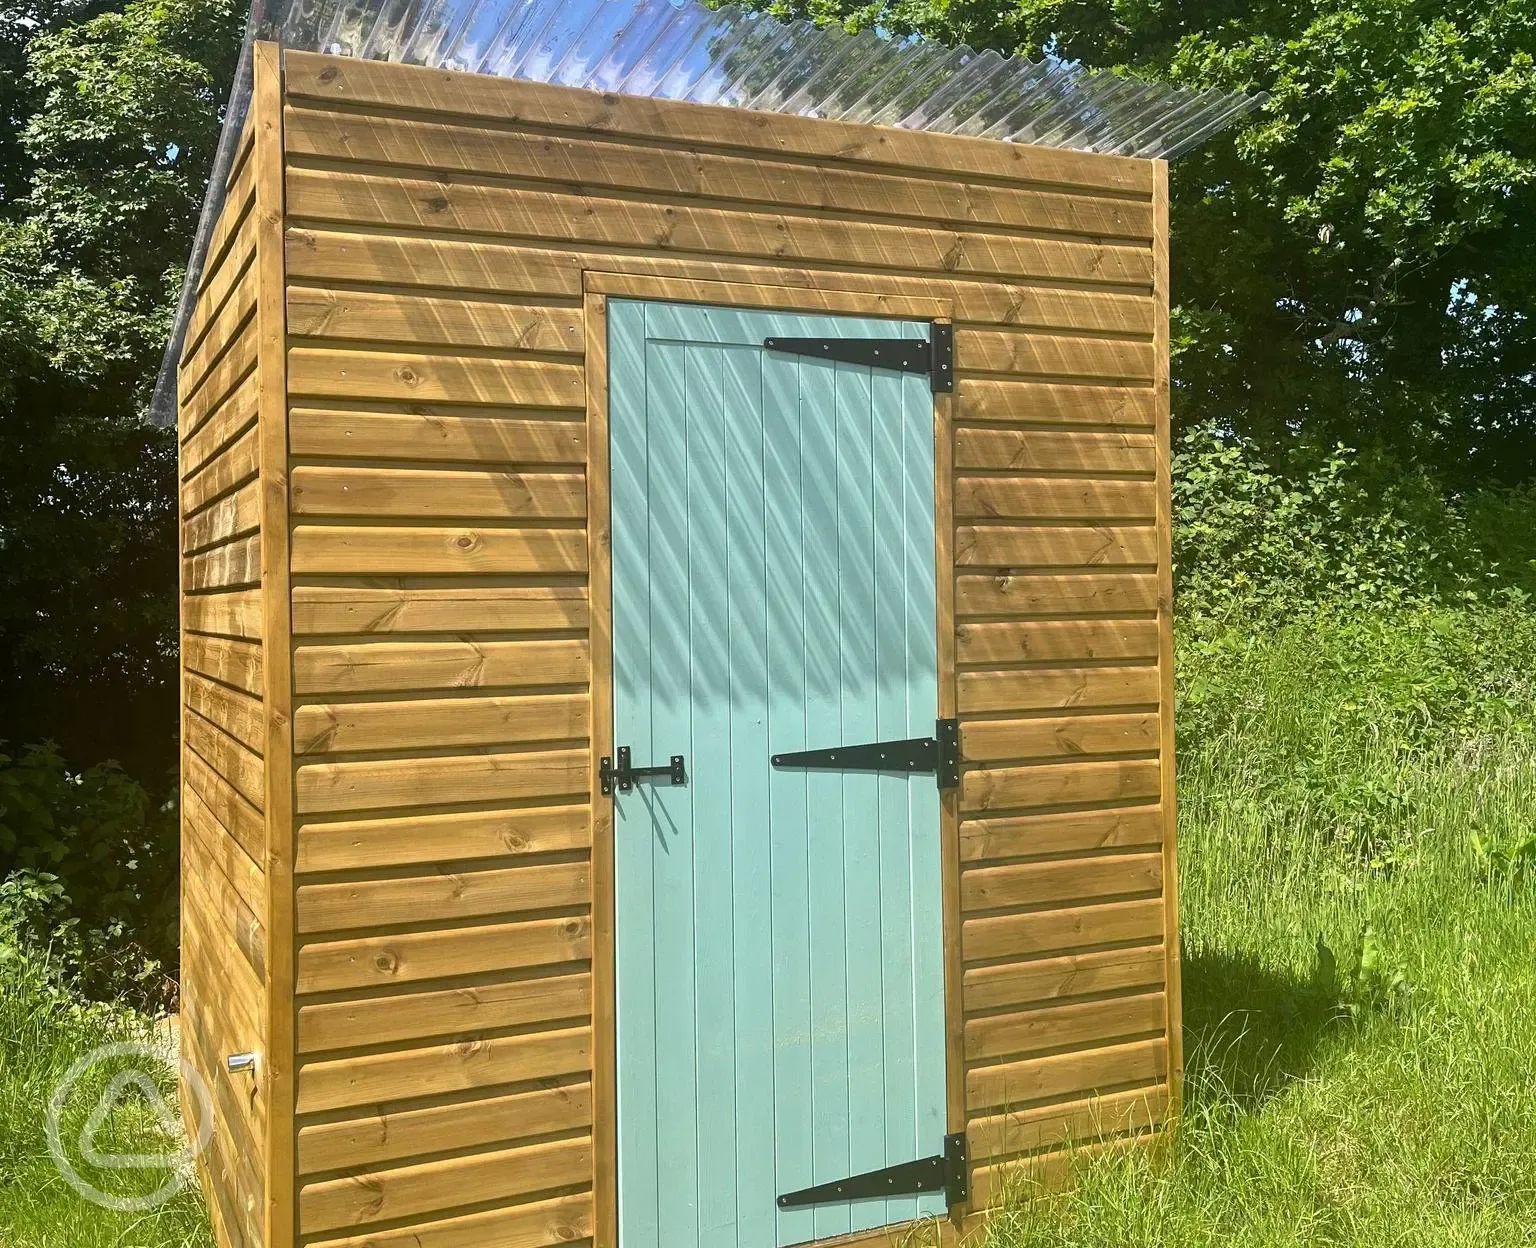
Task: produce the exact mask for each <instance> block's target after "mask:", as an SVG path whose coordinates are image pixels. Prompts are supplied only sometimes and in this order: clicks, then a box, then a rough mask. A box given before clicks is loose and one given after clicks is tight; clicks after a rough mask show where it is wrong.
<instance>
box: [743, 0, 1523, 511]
mask: <svg viewBox="0 0 1536 1248" xmlns="http://www.w3.org/2000/svg"><path fill="white" fill-rule="evenodd" d="M769 7H771V8H773V9H775V10H776V11H778V12H780V13H781V14H788V13H796V14H801V15H808V16H812V17H815V18H818V19H823V20H825V19H841V20H844V21H846V22H847V23H848V24H849V25H850V26H855V27H857V26H865V25H870V24H878V25H880V26H883V27H886V28H888V29H891V30H896V31H918V32H921V33H924V34H928V35H931V36H937V37H940V38H944V39H949V40H963V41H966V42H969V43H970V44H972V45H973V46H975V47H992V48H997V49H999V50H1002V51H1005V52H1023V53H1026V54H1029V55H1033V56H1037V55H1039V53H1040V51H1041V49H1042V48H1044V47H1046V46H1047V45H1049V46H1050V47H1051V48H1052V49H1053V50H1054V51H1055V52H1057V53H1058V54H1060V55H1061V56H1064V57H1067V58H1069V59H1076V60H1081V61H1082V62H1084V63H1085V64H1088V65H1090V66H1093V67H1096V68H1112V67H1113V68H1118V69H1120V70H1121V71H1122V72H1125V73H1130V74H1135V75H1140V76H1145V77H1149V78H1155V79H1160V80H1166V81H1171V82H1176V83H1179V84H1183V85H1187V86H1192V87H1221V88H1225V89H1229V90H1243V91H1254V90H1263V91H1266V92H1268V93H1269V97H1270V98H1269V102H1268V103H1267V105H1266V106H1265V107H1264V109H1263V110H1262V111H1261V112H1259V113H1258V114H1256V115H1255V116H1253V117H1251V118H1250V119H1249V120H1248V121H1246V122H1244V123H1242V124H1241V125H1240V126H1238V127H1237V128H1236V130H1235V132H1234V133H1233V134H1232V135H1230V136H1227V137H1224V138H1222V139H1220V140H1217V141H1214V142H1212V143H1210V144H1208V145H1207V146H1206V147H1205V148H1204V149H1202V150H1201V151H1199V152H1197V153H1195V154H1192V155H1190V156H1187V157H1185V158H1184V159H1182V160H1180V161H1179V162H1177V163H1176V164H1175V165H1174V176H1173V232H1174V244H1173V247H1174V273H1173V277H1174V281H1173V294H1174V300H1175V304H1176V309H1175V339H1174V349H1175V352H1176V360H1175V370H1174V371H1175V380H1176V383H1177V386H1178V391H1177V394H1176V399H1175V414H1176V417H1177V418H1178V419H1179V420H1180V421H1181V422H1183V423H1185V424H1206V423H1208V424H1214V425H1217V426H1219V427H1222V428H1226V429H1230V430H1235V431H1238V432H1241V433H1245V434H1249V435H1252V436H1254V437H1257V438H1259V439H1260V440H1261V441H1262V442H1263V443H1265V444H1267V445H1268V446H1269V448H1270V451H1271V453H1277V454H1279V455H1281V456H1283V454H1284V451H1285V447H1286V445H1287V444H1288V443H1290V442H1292V441H1294V440H1295V438H1296V436H1297V435H1298V434H1301V435H1304V436H1305V437H1306V438H1307V440H1308V441H1310V442H1311V443H1312V444H1313V445H1314V446H1327V445H1331V444H1332V443H1333V442H1334V441H1336V440H1342V441H1344V442H1346V443H1348V444H1350V445H1353V446H1365V445H1370V444H1374V445H1376V446H1378V447H1385V448H1389V449H1390V450H1392V451H1393V452H1394V453H1395V455H1396V456H1397V457H1399V458H1401V459H1406V460H1412V461H1416V462H1421V463H1425V464H1428V465H1431V466H1432V467H1433V468H1434V470H1435V471H1436V472H1437V473H1439V474H1441V475H1442V478H1443V479H1444V480H1446V481H1447V483H1448V485H1450V486H1451V487H1452V488H1455V489H1464V488H1467V487H1469V486H1473V485H1476V484H1480V483H1485V482H1488V481H1491V480H1504V481H1523V480H1526V479H1529V478H1530V477H1532V476H1533V475H1536V397H1533V386H1532V380H1533V376H1536V333H1533V326H1532V324H1531V315H1532V309H1533V303H1536V127H1533V126H1532V124H1531V118H1532V117H1536V61H1533V55H1532V54H1533V50H1536V3H1533V0H1333V2H1330V3H1319V2H1318V0H1267V2H1265V0H1261V2H1260V3H1256V4H1236V3H1233V2H1232V0H1014V2H1013V3H1003V2H1001V0H890V2H888V3H875V4H859V3H845V2H842V0H806V2H802V3H780V4H775V5H772V6H769Z"/></svg>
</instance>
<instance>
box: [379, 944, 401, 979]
mask: <svg viewBox="0 0 1536 1248" xmlns="http://www.w3.org/2000/svg"><path fill="white" fill-rule="evenodd" d="M373 969H374V970H376V971H379V972H380V973H382V974H384V975H393V974H394V973H395V972H396V971H397V970H399V969H400V959H399V958H398V957H396V956H395V954H394V952H393V951H392V950H389V949H385V950H382V951H381V952H379V953H376V954H374V957H373Z"/></svg>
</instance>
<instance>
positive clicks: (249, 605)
mask: <svg viewBox="0 0 1536 1248" xmlns="http://www.w3.org/2000/svg"><path fill="white" fill-rule="evenodd" d="M545 7H546V8H548V7H549V6H547V5H546V6H545ZM563 7H564V8H570V7H572V6H563ZM578 7H579V6H578ZM587 7H588V8H589V9H590V8H591V7H592V6H590V5H588V6H587ZM608 7H609V8H610V9H613V8H629V9H634V10H636V11H640V10H652V9H656V8H657V7H658V6H657V5H655V4H651V5H643V4H642V5H638V6H636V5H629V6H608ZM661 7H668V6H661ZM679 11H681V10H679ZM641 16H642V17H644V13H643V12H642V13H641ZM716 19H717V15H713V14H711V15H709V20H711V21H714V20H716ZM637 20H638V19H637ZM767 20H768V19H753V21H754V22H759V23H764V22H766V21H767ZM784 29H793V30H809V29H811V28H809V27H794V28H784ZM627 33H628V32H627V31H622V30H621V31H620V32H619V35H618V36H615V39H618V38H619V37H621V36H627ZM285 37H286V38H287V41H288V45H289V46H288V47H287V48H286V49H285V48H283V47H282V46H280V45H279V44H278V43H276V42H260V41H258V42H256V43H255V44H254V45H253V47H252V49H251V54H250V57H249V64H250V96H249V103H248V107H243V108H242V110H241V112H242V113H243V116H244V121H243V126H241V125H239V124H236V125H235V126H234V129H233V132H232V133H233V135H234V136H235V141H234V142H233V143H232V145H231V151H232V159H231V160H230V162H229V164H228V168H227V171H225V172H223V173H222V174H221V176H220V178H219V181H218V184H217V185H216V186H215V188H214V192H215V194H214V197H213V201H212V202H213V203H214V205H215V211H214V212H213V214H212V215H211V216H210V222H211V232H210V233H209V235H208V237H207V240H206V241H207V247H206V256H205V258H204V259H203V261H202V263H201V264H200V266H197V267H196V268H195V270H194V276H193V279H192V281H191V283H190V286H191V299H190V300H189V302H188V307H189V309H190V317H189V319H188V320H187V323H186V332H185V335H184V340H183V343H182V346H181V350H180V354H179V384H178V386H177V388H176V404H177V406H176V411H177V419H178V424H179V437H180V457H181V458H180V475H179V480H180V483H181V484H180V506H181V528H180V532H181V556H182V565H181V566H182V597H181V639H182V692H183V697H182V703H183V712H182V741H183V750H182V781H183V783H182V795H183V800H182V855H183V870H182V939H183V945H182V948H183V958H182V972H183V978H182V991H183V998H182V1035H183V1040H184V1045H185V1048H186V1053H187V1056H188V1057H189V1058H190V1059H191V1061H192V1063H193V1065H194V1066H195V1068H196V1069H197V1070H198V1071H199V1072H200V1073H201V1075H202V1077H203V1079H204V1080H205V1081H206V1082H207V1084H208V1085H209V1088H210V1089H211V1091H212V1093H213V1102H214V1105H215V1116H216V1130H215V1132H214V1134H213V1139H212V1143H211V1145H210V1146H209V1148H208V1149H207V1150H206V1151H205V1152H204V1154H203V1156H202V1157H201V1158H200V1162H199V1165H200V1172H201V1177H202V1180H203V1183H204V1186H205V1189H206V1191H207V1193H208V1196H209V1203H210V1206H211V1208H212V1213H213V1218H214V1222H215V1225H216V1228H217V1235H218V1239H219V1242H220V1244H221V1245H224V1246H239V1248H258V1246H261V1248H267V1246H271V1248H292V1246H294V1245H305V1246H307V1248H542V1246H545V1245H564V1244H581V1243H589V1242H590V1243H592V1244H595V1245H599V1246H602V1248H614V1246H615V1245H617V1246H618V1248H649V1246H652V1245H658V1246H664V1248H693V1246H695V1245H698V1246H700V1248H705V1246H710V1248H713V1246H715V1245H721V1246H726V1248H775V1246H777V1245H782V1244H796V1243H802V1242H815V1243H832V1242H844V1241H845V1240H846V1239H848V1238H849V1237H851V1239H852V1241H857V1242H865V1241H866V1238H867V1239H868V1240H870V1241H872V1242H873V1241H878V1242H884V1241H885V1240H886V1239H890V1240H891V1241H892V1242H895V1241H897V1240H899V1239H900V1237H902V1236H905V1235H907V1234H908V1233H909V1232H911V1230H912V1227H913V1223H914V1222H919V1223H923V1224H924V1225H925V1227H926V1229H925V1230H924V1231H923V1233H924V1234H931V1235H932V1236H933V1237H935V1238H937V1237H940V1236H942V1238H943V1242H945V1243H953V1242H954V1240H955V1237H956V1235H957V1233H958V1232H959V1231H960V1230H961V1229H963V1228H964V1227H966V1226H967V1225H968V1223H967V1219H968V1218H975V1217H978V1216H980V1215H981V1214H982V1213H983V1212H984V1211H985V1210H987V1209H988V1208H989V1207H990V1206H992V1205H994V1204H995V1203H996V1202H997V1201H998V1200H999V1198H1000V1195H1001V1194H1002V1192H1003V1190H1004V1187H1005V1185H1006V1184H1007V1183H1009V1182H1010V1181H1011V1180H1013V1179H1018V1180H1020V1181H1022V1180H1023V1179H1025V1178H1033V1179H1038V1180H1042V1181H1045V1182H1051V1181H1053V1180H1055V1179H1058V1178H1059V1177H1060V1175H1061V1174H1062V1173H1063V1172H1064V1170H1065V1167H1066V1162H1067V1159H1068V1157H1069V1156H1070V1152H1071V1150H1072V1149H1073V1148H1084V1147H1086V1148H1089V1149H1093V1150H1100V1151H1102V1150H1114V1149H1120V1148H1125V1147H1132V1146H1140V1145H1143V1144H1146V1143H1149V1142H1151V1141H1153V1140H1155V1139H1157V1138H1158V1135H1159V1133H1160V1132H1161V1131H1162V1129H1163V1128H1164V1127H1165V1126H1166V1124H1167V1123H1168V1122H1169V1119H1170V1116H1171V1115H1173V1114H1174V1113H1176V1110H1177V1105H1178V1098H1179V1082H1180V1061H1181V1055H1180V1042H1179V960H1178V923H1177V907H1176V903H1175V897H1176V890H1175V871H1174V836H1173V830H1174V788H1173V740H1172V722H1173V721H1172V706H1171V694H1170V690H1171V673H1170V661H1171V618H1170V588H1169V587H1170V579H1169V525H1168V510H1169V488H1168V445H1169V444H1168V437H1169V434H1168V401H1169V381H1168V250H1167V244H1168V189H1167V166H1166V164H1165V163H1164V162H1163V161H1161V160H1157V159H1148V158H1142V157H1135V156H1123V155H1114V154H1106V153H1103V152H1083V151H1074V150H1066V149H1065V148H1062V147H1052V146H1042V145H1032V144H1029V143H1020V142H1005V141H1001V140H997V139H987V138H978V137H969V136H965V135H956V134H948V133H936V132H932V131H925V130H923V129H920V128H916V127H912V126H907V127H906V128H902V127H898V126H894V125H880V124H872V123H870V122H867V121H857V120H854V121H850V120H835V119H831V118H824V117H810V116H802V115H791V114H790V113H789V112H787V111H772V110H768V109H763V108H759V109H753V108H744V107H741V106H740V104H739V101H737V102H736V105H735V106H725V105H722V104H718V103H709V104H700V103H695V102H689V101H688V100H682V99H669V98H657V94H659V92H656V93H653V94H651V95H647V94H645V93H644V92H639V93H635V94H629V93H625V92H616V91H605V92H600V91H593V90H587V89H582V88H579V87H572V86H567V85H559V84H558V81H556V80H552V81H533V80H530V76H529V75H526V74H525V75H523V76H521V77H518V76H497V75H496V74H495V73H470V72H463V67H462V65H460V66H458V67H454V66H452V65H451V64H450V63H449V61H447V60H445V59H444V58H442V57H439V58H438V59H437V60H436V61H433V62H431V63H429V65H428V66H421V65H404V64H395V63H387V62H386V61H383V60H376V59H368V57H369V56H373V55H377V54H378V53H377V52H376V50H375V51H373V52H370V51H367V50H366V49H365V50H364V52H363V54H362V55H345V56H343V55H326V54H321V53H318V52H314V51H303V50H300V46H301V40H299V39H297V38H295V37H294V36H293V32H292V31H291V30H289V31H287V32H286V35H285ZM818 37H819V36H818ZM828 38H831V36H828ZM845 38H848V39H852V38H853V37H851V36H849V37H845ZM860 38H863V39H864V40H866V41H867V40H871V39H877V38H879V36H876V35H874V34H869V35H866V36H861V37H860ZM311 46H313V47H316V48H331V47H333V46H337V45H336V42H335V40H331V39H322V38H321V37H320V36H318V35H316V36H313V37H312V38H311ZM871 46H872V45H871ZM910 46H911V45H902V47H903V48H906V47H910ZM738 51H739V50H738ZM989 55H990V54H989ZM396 59H403V58H399V57H396ZM417 59H425V58H417ZM994 60H999V61H1001V58H994ZM1002 63H1005V64H1009V65H1012V64H1015V62H1002ZM433 64H435V65H437V66H439V67H436V68H434V67H432V65H433ZM1018 64H1019V65H1021V66H1027V65H1028V63H1027V62H1019V63H1018ZM443 65H448V66H449V67H447V68H444V67H441V66H443ZM1161 107H1163V108H1164V109H1165V110H1167V111H1172V112H1175V113H1176V111H1177V109H1178V108H1184V109H1186V110H1188V109H1189V108H1190V105H1189V103H1188V101H1187V100H1184V99H1183V98H1182V97H1180V98H1179V99H1174V100H1171V101H1164V103H1163V104H1162V105H1161ZM1210 107H1211V108H1214V107H1215V106H1214V105H1211V106H1210ZM1226 107H1227V112H1228V113H1229V114H1230V113H1231V112H1232V111H1233V106H1232V105H1230V104H1229V105H1227V106H1226ZM1213 115H1214V114H1213ZM238 120H239V119H238V117H237V118H236V122H237V123H238ZM1090 120H1091V119H1090ZM1135 121H1136V124H1137V125H1141V124H1142V123H1143V122H1144V121H1145V116H1144V115H1138V116H1137V117H1136V118H1135ZM1089 128H1091V127H1089V123H1088V121H1084V122H1082V123H1081V127H1080V129H1083V130H1084V131H1085V132H1086V130H1087V129H1089ZM1180 133H1182V134H1184V135H1185V137H1186V138H1187V137H1189V136H1190V135H1191V134H1192V133H1193V130H1190V129H1187V130H1186V131H1181V132H1180ZM242 1057H245V1058H246V1059H247V1060H241V1058H242ZM916 1242H924V1241H922V1240H918V1241H916Z"/></svg>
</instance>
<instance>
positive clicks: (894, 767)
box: [770, 719, 960, 789]
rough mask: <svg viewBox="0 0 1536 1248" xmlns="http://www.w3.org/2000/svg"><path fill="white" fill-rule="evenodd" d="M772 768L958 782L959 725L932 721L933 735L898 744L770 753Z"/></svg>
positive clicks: (949, 786) (951, 784) (949, 785)
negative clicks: (915, 775) (918, 775)
mask: <svg viewBox="0 0 1536 1248" xmlns="http://www.w3.org/2000/svg"><path fill="white" fill-rule="evenodd" d="M770 761H771V762H772V763H773V765H774V766H775V767H804V768H807V769H808V770H812V771H894V772H914V771H931V772H933V773H934V775H935V776H936V777H937V778H938V782H939V788H941V789H952V788H954V787H955V786H956V785H958V784H959V783H960V724H959V721H957V720H953V719H940V720H935V721H934V725H933V736H931V737H908V738H906V739H905V740H901V741H871V742H869V743H867V744H864V745H834V746H832V747H830V748H828V749H824V750H797V751H793V752H790V753H786V754H774V755H772V756H771V758H770Z"/></svg>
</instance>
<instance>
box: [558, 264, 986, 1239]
mask: <svg viewBox="0 0 1536 1248" xmlns="http://www.w3.org/2000/svg"><path fill="white" fill-rule="evenodd" d="M770 276H778V275H777V274H772V273H771V271H770ZM829 276H830V277H831V279H832V280H831V282H830V283H829V284H828V285H827V286H822V285H819V284H818V285H816V286H814V287H806V286H776V285H756V284H752V285H748V284H745V283H739V282H720V281H709V280H703V279H696V278H686V277H656V276H651V275H647V274H636V273H621V272H608V271H600V270H591V269H589V270H584V271H583V273H582V291H583V294H582V312H583V329H584V337H585V342H584V347H585V360H586V392H587V457H586V476H587V570H588V571H587V584H588V590H587V594H588V614H589V624H588V635H589V638H590V642H589V645H590V650H591V671H590V677H589V679H590V684H589V690H590V697H591V703H592V713H591V728H590V731H591V737H590V740H591V743H592V748H591V751H590V755H591V757H590V770H591V777H590V784H591V788H590V793H591V795H592V796H591V811H592V825H591V827H592V1165H593V1184H592V1202H593V1209H592V1220H593V1242H594V1244H595V1245H596V1248H617V1244H618V1060H617V1052H618V1028H617V1010H616V1006H615V991H616V988H617V981H616V978H615V944H614V846H613V826H614V820H613V806H612V804H611V803H609V802H607V801H606V800H605V799H603V798H602V797H600V796H599V794H600V792H601V790H600V788H599V784H598V775H597V767H598V758H599V756H600V755H601V753H602V752H603V751H602V749H601V748H599V747H600V745H605V744H606V743H608V742H610V741H611V740H612V738H613V561H612V532H611V509H610V481H611V475H610V474H611V466H610V463H609V424H608V299H609V298H610V297H613V298H622V299H640V300H651V301H655V302H664V303H694V304H706V305H709V306H712V307H724V308H751V309H758V310H765V311H777V312H801V313H810V314H817V313H820V314H827V313H840V314H846V315H852V316H867V317H889V318H892V319H896V320H921V321H937V322H940V323H952V322H953V316H954V306H953V304H952V303H951V302H950V301H948V300H944V299H929V298H921V297H913V296H910V295H906V294H902V293H900V292H899V291H896V290H893V291H891V292H890V293H883V292H877V293H871V292H867V291H866V292H859V291H848V290H841V289H838V288H837V286H836V285H835V282H836V275H829ZM954 420H955V394H954V393H952V392H939V393H936V394H935V395H934V396H933V427H934V447H933V449H934V457H933V458H934V490H933V498H934V567H935V570H936V573H937V575H936V576H935V597H936V600H937V615H938V618H937V620H936V622H935V623H936V627H937V632H936V637H937V652H938V667H939V670H938V690H939V705H938V716H939V718H941V719H949V718H953V717H954V716H955V715H956V714H957V713H958V712H957V686H956V679H955V559H954V541H955V522H954V511H955V508H954ZM959 792H960V791H959V789H943V790H940V794H939V846H940V852H941V854H942V856H943V857H942V863H941V878H940V885H941V888H942V890H943V896H942V914H943V924H944V1033H945V1034H944V1081H945V1098H944V1099H945V1106H946V1117H947V1120H948V1127H947V1130H949V1131H951V1132H955V1131H964V1130H965V1127H966V1121H965V1019H964V1004H963V1001H962V999H961V989H962V965H961V952H960V820H959V809H960V799H959ZM965 1212H966V1210H965V1209H964V1207H963V1206H957V1207H956V1209H954V1210H951V1219H952V1221H953V1222H955V1223H956V1224H958V1223H959V1221H960V1219H961V1218H963V1216H964V1214H965ZM911 1226H912V1224H911V1223H896V1224H893V1225H890V1226H885V1227H878V1228H876V1229H874V1230H872V1231H862V1232H859V1233H858V1234H856V1235H852V1236H842V1237H840V1238H839V1239H838V1240H837V1241H821V1242H823V1243H827V1244H830V1243H832V1242H837V1243H847V1244H852V1243H869V1242H871V1241H875V1240H880V1239H890V1240H897V1239H900V1238H902V1237H904V1236H905V1234H906V1233H907V1231H908V1230H909V1229H910V1228H911ZM945 1238H946V1239H949V1238H950V1237H949V1236H948V1235H946V1236H945Z"/></svg>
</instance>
